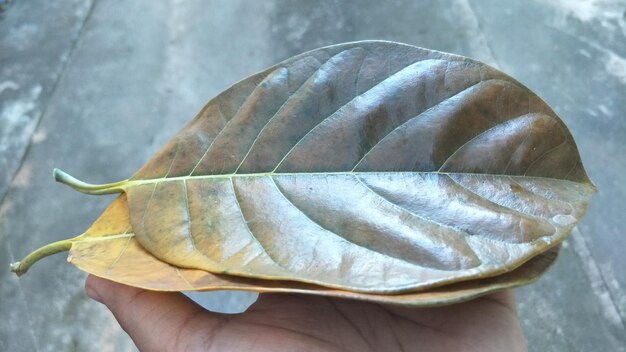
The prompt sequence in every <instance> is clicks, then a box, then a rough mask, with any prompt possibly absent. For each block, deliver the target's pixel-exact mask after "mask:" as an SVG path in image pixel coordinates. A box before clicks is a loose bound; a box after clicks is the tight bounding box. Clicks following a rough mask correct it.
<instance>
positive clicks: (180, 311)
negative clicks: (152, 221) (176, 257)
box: [85, 275, 225, 351]
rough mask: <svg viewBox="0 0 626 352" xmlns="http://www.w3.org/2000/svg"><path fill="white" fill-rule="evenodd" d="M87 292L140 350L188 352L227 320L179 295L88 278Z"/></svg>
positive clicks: (92, 277)
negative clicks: (205, 334) (103, 306)
mask: <svg viewBox="0 0 626 352" xmlns="http://www.w3.org/2000/svg"><path fill="white" fill-rule="evenodd" d="M85 292H86V293H87V296H89V297H90V298H92V299H94V300H96V301H98V302H100V303H102V304H104V305H105V306H106V307H107V308H109V310H110V311H111V312H112V313H113V315H114V316H115V319H117V321H118V323H119V324H120V325H121V327H122V328H123V329H124V330H125V331H126V332H127V333H128V335H130V337H131V338H132V339H133V342H134V343H135V345H137V347H138V348H139V349H140V350H141V351H164V350H165V351H170V350H186V349H190V348H191V349H192V347H200V346H201V345H200V344H201V343H206V342H207V341H206V336H203V335H204V334H203V333H204V332H206V331H211V330H212V329H213V328H214V327H215V326H217V325H219V324H220V322H222V321H223V320H224V319H225V318H224V317H223V316H222V315H221V314H217V313H211V312H208V311H206V310H205V309H204V308H202V307H200V306H199V305H197V304H196V303H194V302H193V301H192V300H190V299H189V298H187V297H186V296H184V295H183V294H181V293H178V292H175V293H174V292H155V291H147V290H143V289H139V288H136V287H130V286H126V285H122V284H118V283H115V282H112V281H109V280H105V279H102V278H99V277H97V276H93V275H89V276H88V277H87V280H86V281H85ZM196 332H197V333H196Z"/></svg>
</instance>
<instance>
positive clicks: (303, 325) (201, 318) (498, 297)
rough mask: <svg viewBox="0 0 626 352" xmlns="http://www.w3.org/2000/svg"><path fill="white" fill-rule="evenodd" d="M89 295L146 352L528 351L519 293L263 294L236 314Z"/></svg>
mask: <svg viewBox="0 0 626 352" xmlns="http://www.w3.org/2000/svg"><path fill="white" fill-rule="evenodd" d="M85 290H86V292H87V295H88V296H89V297H91V298H92V299H94V300H96V301H98V302H100V303H102V304H104V305H105V306H106V307H107V308H108V309H109V310H111V312H112V313H113V315H114V316H115V318H116V319H117V321H118V322H119V323H120V325H121V326H122V328H123V329H124V330H125V331H126V332H127V333H128V335H130V337H131V338H132V339H133V341H134V342H135V344H136V345H137V347H138V348H139V349H140V350H141V351H526V344H525V341H524V336H523V333H522V328H521V326H520V322H519V318H518V316H517V312H516V309H515V296H514V294H513V291H512V290H504V291H500V292H497V293H494V294H490V295H487V296H483V297H481V298H478V299H475V300H473V301H470V302H465V303H460V304H455V305H450V306H444V307H436V308H406V307H400V306H390V305H380V304H374V303H366V302H360V301H353V300H343V299H332V298H324V297H316V296H307V295H297V294H262V295H260V296H259V300H258V301H257V302H256V303H254V304H253V305H252V306H251V307H250V308H249V309H248V310H247V311H246V312H244V313H241V314H235V315H232V314H219V313H213V312H209V311H207V310H205V309H204V308H202V307H200V306H199V305H197V304H196V303H194V302H193V301H191V300H190V299H188V298H187V297H186V296H184V295H182V294H180V293H166V292H154V291H146V290H142V289H138V288H134V287H129V286H125V285H121V284H118V283H114V282H111V281H108V280H105V279H101V278H98V277H96V276H93V275H90V276H89V277H88V278H87V281H86V283H85Z"/></svg>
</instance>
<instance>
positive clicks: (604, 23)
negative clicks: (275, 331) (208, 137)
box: [0, 0, 626, 351]
mask: <svg viewBox="0 0 626 352" xmlns="http://www.w3.org/2000/svg"><path fill="white" fill-rule="evenodd" d="M362 39H387V40H394V41H400V42H405V43H409V44H413V45H418V46H423V47H427V48H432V49H437V50H443V51H448V52H453V53H457V54H461V55H466V56H470V57H473V58H476V59H479V60H482V61H484V62H487V63H489V64H492V65H494V66H496V67H498V68H500V69H502V70H503V71H505V72H507V73H509V74H511V75H512V76H513V77H516V78H517V79H518V80H520V81H521V82H522V83H524V84H526V85H527V86H528V87H530V88H531V89H533V90H534V91H535V92H537V93H538V94H539V95H540V96H541V97H543V98H544V99H545V100H546V101H547V102H548V103H549V104H550V105H551V106H552V107H553V108H554V109H555V110H556V112H557V113H558V114H559V115H560V116H561V117H562V119H563V120H564V121H565V123H566V124H567V125H568V126H569V128H570V130H571V132H572V134H573V135H574V138H575V139H576V141H577V143H578V146H579V148H580V152H581V155H582V159H583V162H584V164H585V165H586V168H587V170H588V172H589V174H590V176H591V178H592V179H593V180H594V181H595V183H596V184H597V186H598V188H599V189H600V191H599V193H598V194H597V196H596V197H595V198H594V199H593V202H592V205H591V207H590V209H589V213H588V215H587V217H586V218H585V219H584V220H583V221H582V222H581V224H580V225H579V227H578V228H577V229H576V230H575V231H574V232H573V234H572V236H571V237H570V239H568V240H567V241H566V242H565V245H564V248H563V252H562V256H561V258H560V260H559V262H558V263H557V264H556V266H555V267H554V268H553V269H552V270H551V271H550V272H549V273H548V274H547V275H545V277H543V278H542V279H541V280H540V281H539V282H538V283H536V284H534V285H532V286H529V287H525V288H522V289H519V290H518V298H519V309H520V314H521V317H522V321H523V324H524V328H525V333H526V337H527V340H528V343H529V345H530V349H531V350H532V351H626V329H625V325H624V321H625V320H626V295H625V293H624V287H626V270H624V268H626V258H625V256H624V255H623V252H624V250H625V249H626V236H624V234H625V232H626V231H625V230H626V226H625V225H624V222H623V218H624V215H625V210H626V204H625V203H626V182H624V181H626V178H625V176H624V175H626V157H625V155H626V118H625V114H626V94H625V93H626V2H625V1H623V0H577V1H573V0H572V1H568V0H549V1H539V0H534V1H533V0H512V1H507V2H504V1H498V0H485V1H479V0H441V1H375V0H369V1H352V2H348V1H344V2H339V1H306V0H301V1H278V0H273V1H263V2H261V1H210V2H205V1H185V2H183V1H179V0H170V1H159V2H156V1H153V2H150V3H149V5H148V3H146V2H139V1H102V0H57V1H47V0H29V1H26V0H15V1H14V2H13V3H11V4H9V5H8V6H6V10H5V11H4V12H3V13H2V14H0V199H1V200H0V201H1V203H0V265H1V266H4V267H5V269H6V270H0V297H2V298H1V300H0V316H1V317H2V319H0V350H1V351H34V350H36V351H90V350H102V351H124V350H133V349H134V347H133V345H132V342H131V341H130V340H129V338H128V337H127V336H126V335H125V333H124V332H123V331H121V329H120V328H119V327H118V325H117V324H116V322H115V321H114V320H113V319H112V317H111V315H110V314H109V313H108V312H107V311H105V309H104V308H103V307H101V306H99V305H98V304H96V303H94V302H92V301H90V300H89V299H87V298H86V296H85V295H84V293H83V288H82V285H83V279H84V277H85V274H83V273H82V272H80V271H79V270H77V269H76V268H74V267H73V266H71V265H68V264H66V263H65V262H64V256H63V255H57V256H54V257H52V258H49V259H46V261H45V262H43V263H41V264H39V265H38V266H36V267H34V268H33V270H32V271H31V272H29V273H28V275H26V276H24V277H23V278H21V279H19V280H18V279H17V278H16V277H15V276H13V275H12V274H10V273H9V272H8V263H9V262H11V261H13V260H15V259H18V258H19V257H21V256H22V255H24V254H26V253H27V252H29V251H30V250H32V249H34V248H37V247H38V246H40V245H42V244H45V243H48V242H52V241H54V240H58V239H62V238H67V237H69V236H70V235H74V234H77V233H80V232H82V231H83V230H84V229H85V228H87V227H88V226H89V224H90V223H91V222H92V221H93V220H94V219H95V218H96V217H97V215H98V214H99V213H100V212H101V211H102V210H103V209H104V208H105V206H106V205H107V203H108V202H110V200H111V199H112V198H110V197H90V196H85V195H81V194H77V193H76V192H73V191H70V190H68V189H67V188H65V187H63V186H61V185H58V184H55V183H54V182H53V180H52V177H51V175H50V173H51V170H52V168H53V167H60V168H63V169H65V170H67V171H69V172H71V173H72V174H74V175H75V176H77V177H79V178H81V179H84V180H88V181H90V182H94V183H99V182H111V181H114V180H121V179H124V178H127V177H128V176H130V175H131V174H132V173H133V172H134V171H135V170H137V169H138V168H139V167H140V166H141V165H142V164H143V163H144V162H145V161H146V160H147V159H148V158H149V157H150V156H151V155H152V154H153V153H154V152H155V151H156V150H157V149H159V148H160V146H161V145H162V144H163V143H164V142H165V141H166V140H167V139H169V138H170V137H171V136H172V135H173V134H175V133H176V132H177V131H178V130H179V129H180V128H181V127H182V126H183V125H184V124H185V123H186V122H187V121H188V120H190V119H191V118H192V117H193V116H194V115H195V113H196V112H197V111H198V110H199V109H200V107H202V105H203V104H204V103H205V102H206V101H207V100H208V99H209V98H211V97H213V96H215V95H216V94H217V93H219V92H220V91H222V90H223V89H225V88H227V87H228V86H229V85H230V84H232V83H234V82H236V81H238V80H239V79H241V78H244V77H246V76H247V75H249V74H252V73H254V72H256V71H258V70H260V69H263V68H265V67H267V66H269V65H271V64H274V63H276V62H278V61H280V60H282V59H285V58H287V57H289V56H292V55H294V54H297V53H300V52H303V51H305V50H309V49H313V48H316V47H320V46H324V45H328V44H333V43H338V42H344V41H353V40H362ZM194 297H195V298H196V299H199V300H200V301H202V302H203V304H205V305H206V306H208V307H210V308H212V309H216V310H222V311H231V312H232V311H237V310H240V309H243V307H245V306H246V305H248V304H250V302H252V301H253V300H254V299H255V296H254V295H252V294H245V293H238V294H230V293H216V294H205V295H202V296H197V295H195V296H194Z"/></svg>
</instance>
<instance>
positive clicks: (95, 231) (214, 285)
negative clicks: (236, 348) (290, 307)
mask: <svg viewBox="0 0 626 352" xmlns="http://www.w3.org/2000/svg"><path fill="white" fill-rule="evenodd" d="M129 226H130V224H129V221H128V205H127V200H126V196H125V195H121V196H120V197H119V198H118V199H116V200H115V201H114V202H113V203H112V204H111V205H110V206H109V208H108V209H107V210H105V212H104V213H103V214H102V216H101V217H100V218H99V219H98V220H97V221H96V222H95V223H94V224H93V225H92V227H91V228H90V229H89V230H88V231H87V232H85V234H84V235H82V236H80V237H78V238H77V239H75V240H74V241H73V244H72V249H71V251H70V256H69V259H68V260H69V261H70V262H71V263H73V264H74V265H76V266H78V267H79V268H80V269H82V270H84V271H86V272H89V273H92V274H94V275H97V276H100V277H103V278H106V279H109V280H112V281H116V282H120V283H123V284H126V285H130V286H136V287H141V288H145V289H149V290H160V291H214V290H243V291H253V292H278V293H281V292H282V293H304V294H314V295H324V296H329V297H340V298H352V299H360V300H366V301H375V302H379V303H393V304H402V305H412V306H432V305H441V304H450V303H456V302H460V301H464V300H468V299H472V298H474V297H477V296H480V295H483V294H486V293H489V292H492V291H495V290H501V289H504V288H510V287H516V286H520V285H525V284H528V283H530V282H532V281H535V280H536V279H537V278H538V277H539V276H540V275H541V274H543V273H544V272H545V271H546V270H547V269H548V268H549V267H550V266H551V265H552V264H553V263H554V261H555V260H556V258H557V255H558V251H559V248H558V247H555V248H552V249H550V250H548V251H547V252H546V253H543V254H540V255H538V256H536V257H534V258H533V259H531V260H529V261H528V262H527V263H524V264H523V265H522V266H520V267H519V268H517V269H515V270H513V271H512V272H509V273H506V274H503V275H499V276H496V277H493V278H486V279H482V280H472V281H467V282H462V283H456V284H451V285H447V286H443V287H441V288H436V289H433V290H428V291H420V292H416V293H406V294H398V295H374V294H367V293H358V292H349V291H341V290H333V289H328V288H324V287H321V286H315V285H310V284H303V283H298V282H291V281H272V280H259V279H250V278H242V277H236V276H230V275H215V274H211V273H209V272H206V271H202V270H195V269H183V268H177V267H175V266H173V265H171V264H168V263H166V262H163V261H160V260H159V259H157V258H155V257H154V256H152V255H151V254H150V253H148V252H147V251H146V250H145V249H143V248H142V247H141V246H140V245H139V244H138V243H137V240H136V239H135V238H134V234H133V233H129V232H128V229H129Z"/></svg>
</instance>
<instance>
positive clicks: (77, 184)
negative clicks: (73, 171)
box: [52, 168, 127, 194]
mask: <svg viewBox="0 0 626 352" xmlns="http://www.w3.org/2000/svg"><path fill="white" fill-rule="evenodd" d="M52 175H53V176H54V179H55V180H56V181H57V182H60V183H63V184H66V185H68V186H70V187H72V188H73V189H75V190H77V191H79V192H82V193H86V194H111V193H122V192H124V185H125V184H126V183H127V181H126V180H125V181H120V182H115V183H107V184H103V185H92V184H89V183H85V182H83V181H80V180H78V179H76V178H74V177H73V176H71V175H70V174H68V173H65V172H63V171H61V170H59V169H56V168H55V169H54V170H53V172H52Z"/></svg>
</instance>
